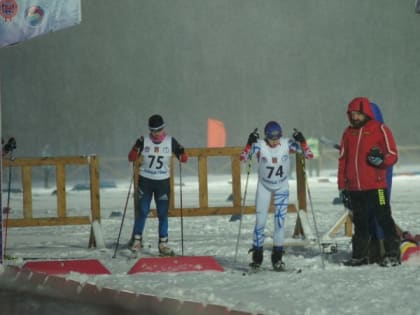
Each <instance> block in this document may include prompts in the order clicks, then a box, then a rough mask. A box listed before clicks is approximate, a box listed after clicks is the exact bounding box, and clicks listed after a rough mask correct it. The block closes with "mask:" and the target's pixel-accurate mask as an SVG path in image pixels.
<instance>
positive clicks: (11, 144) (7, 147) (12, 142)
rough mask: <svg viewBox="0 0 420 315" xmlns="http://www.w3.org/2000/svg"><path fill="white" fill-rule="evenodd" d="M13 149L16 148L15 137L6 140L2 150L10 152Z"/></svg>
mask: <svg viewBox="0 0 420 315" xmlns="http://www.w3.org/2000/svg"><path fill="white" fill-rule="evenodd" d="M14 149H16V139H15V138H13V137H12V138H10V139H9V141H7V143H6V144H5V145H4V150H5V151H6V152H10V151H13V150H14Z"/></svg>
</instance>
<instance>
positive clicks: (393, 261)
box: [379, 256, 401, 267]
mask: <svg viewBox="0 0 420 315" xmlns="http://www.w3.org/2000/svg"><path fill="white" fill-rule="evenodd" d="M379 265H380V266H381V267H395V266H398V265H401V260H400V259H399V258H398V257H392V256H385V257H384V258H383V259H382V260H381V261H380V262H379Z"/></svg>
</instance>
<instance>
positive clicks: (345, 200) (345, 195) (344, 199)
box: [340, 190, 351, 210]
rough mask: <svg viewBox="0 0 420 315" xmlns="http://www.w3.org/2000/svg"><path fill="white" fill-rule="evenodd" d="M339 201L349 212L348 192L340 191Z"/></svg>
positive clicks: (349, 200)
mask: <svg viewBox="0 0 420 315" xmlns="http://www.w3.org/2000/svg"><path fill="white" fill-rule="evenodd" d="M340 199H341V201H342V202H343V205H344V207H346V208H347V209H350V210H351V199H350V192H349V191H348V190H341V191H340Z"/></svg>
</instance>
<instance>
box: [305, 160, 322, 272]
mask: <svg viewBox="0 0 420 315" xmlns="http://www.w3.org/2000/svg"><path fill="white" fill-rule="evenodd" d="M303 159H304V157H303V155H302V157H301V158H300V162H301V164H302V171H303V177H304V179H305V185H306V190H307V192H308V199H309V206H310V208H311V212H312V219H313V221H314V229H315V233H316V240H317V243H318V247H319V252H320V254H321V266H322V269H325V262H324V251H323V250H322V245H321V240H320V237H319V230H318V225H317V223H316V219H315V213H314V207H313V204H312V196H311V190H310V189H309V184H308V176H307V174H306V167H305V161H304V160H303Z"/></svg>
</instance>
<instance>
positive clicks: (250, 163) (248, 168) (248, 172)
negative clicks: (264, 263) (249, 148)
mask: <svg viewBox="0 0 420 315" xmlns="http://www.w3.org/2000/svg"><path fill="white" fill-rule="evenodd" d="M248 159H249V160H248V165H247V172H246V180H245V189H244V197H243V199H242V207H241V214H240V218H239V229H238V237H237V239H236V248H235V259H234V260H233V262H234V263H235V264H236V259H237V257H238V249H239V239H240V237H241V229H242V217H243V214H244V208H245V201H246V194H247V190H248V182H249V174H250V173H251V165H252V153H250V154H249V157H248Z"/></svg>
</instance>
